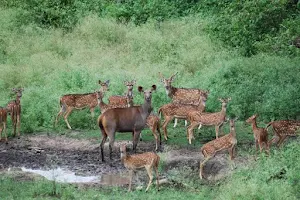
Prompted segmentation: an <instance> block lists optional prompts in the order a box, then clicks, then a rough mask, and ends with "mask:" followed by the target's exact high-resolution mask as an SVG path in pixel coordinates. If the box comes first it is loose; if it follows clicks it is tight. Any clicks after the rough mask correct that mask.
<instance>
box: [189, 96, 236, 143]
mask: <svg viewBox="0 0 300 200" xmlns="http://www.w3.org/2000/svg"><path fill="white" fill-rule="evenodd" d="M230 100H231V98H227V99H219V101H221V103H222V109H221V111H220V112H215V113H205V112H199V111H191V112H189V113H188V115H187V119H188V120H189V121H190V122H191V124H190V125H189V126H188V128H187V132H188V139H189V143H190V144H192V139H193V138H194V135H193V130H194V128H195V127H196V126H198V125H200V126H199V129H200V128H201V126H202V125H204V126H215V129H216V138H218V135H219V129H220V128H221V127H222V126H223V124H224V122H225V120H226V107H227V104H228V102H229V101H230Z"/></svg>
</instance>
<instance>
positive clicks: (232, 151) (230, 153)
mask: <svg viewBox="0 0 300 200" xmlns="http://www.w3.org/2000/svg"><path fill="white" fill-rule="evenodd" d="M234 149H235V146H233V147H231V148H229V149H228V152H229V159H230V160H229V162H230V166H231V169H232V170H233V169H234V168H235V163H234V161H233V159H234Z"/></svg>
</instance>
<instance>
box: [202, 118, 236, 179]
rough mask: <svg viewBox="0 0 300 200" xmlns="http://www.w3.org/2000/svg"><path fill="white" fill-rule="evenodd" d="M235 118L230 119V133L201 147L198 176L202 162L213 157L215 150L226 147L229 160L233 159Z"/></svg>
mask: <svg viewBox="0 0 300 200" xmlns="http://www.w3.org/2000/svg"><path fill="white" fill-rule="evenodd" d="M234 121H235V120H233V119H231V120H230V133H229V134H227V135H225V136H222V137H220V138H217V139H214V140H212V141H210V142H208V143H206V144H204V145H203V146H202V148H201V152H202V154H203V156H204V158H205V159H204V161H203V162H202V163H201V162H200V173H199V176H200V178H201V179H202V174H203V167H204V164H205V163H206V162H207V161H208V160H209V159H211V158H213V157H214V156H215V155H216V153H217V152H219V151H221V150H224V149H227V150H228V152H229V156H230V160H233V159H234V148H235V146H236V144H237V140H236V132H235V122H234Z"/></svg>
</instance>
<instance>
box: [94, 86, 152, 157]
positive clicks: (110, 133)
mask: <svg viewBox="0 0 300 200" xmlns="http://www.w3.org/2000/svg"><path fill="white" fill-rule="evenodd" d="M153 90H156V85H152V88H151V89H150V90H145V91H144V90H143V87H141V86H139V87H138V91H139V92H144V104H143V105H140V106H133V107H129V108H114V109H109V110H107V111H106V112H104V113H103V114H101V115H100V116H99V118H98V125H99V127H100V130H101V133H102V141H101V144H100V151H101V158H102V162H104V155H103V145H104V143H105V141H106V139H107V137H109V157H110V160H111V159H112V147H113V144H114V141H115V134H116V132H132V133H133V151H136V146H137V143H138V139H139V136H140V133H141V131H142V130H143V129H144V127H145V126H146V121H147V117H148V116H149V115H150V113H151V110H152V106H151V99H152V91H153Z"/></svg>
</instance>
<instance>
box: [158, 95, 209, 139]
mask: <svg viewBox="0 0 300 200" xmlns="http://www.w3.org/2000/svg"><path fill="white" fill-rule="evenodd" d="M208 94H209V92H208V91H203V92H202V93H201V95H200V99H199V100H200V102H199V103H198V105H197V106H196V105H191V104H178V103H168V104H165V105H163V106H162V107H160V108H159V109H158V113H162V115H163V116H164V119H165V120H164V122H163V125H162V127H163V130H164V137H165V140H168V132H167V126H168V124H169V122H170V121H171V120H172V119H173V118H175V117H176V118H178V119H187V115H188V113H189V112H191V111H196V112H197V113H202V112H204V111H205V103H206V100H207V96H208Z"/></svg>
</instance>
